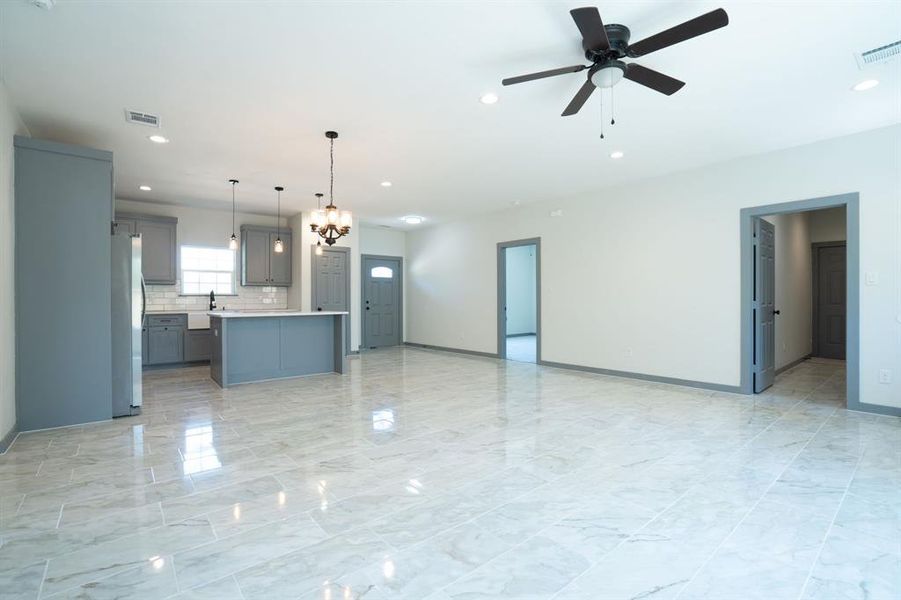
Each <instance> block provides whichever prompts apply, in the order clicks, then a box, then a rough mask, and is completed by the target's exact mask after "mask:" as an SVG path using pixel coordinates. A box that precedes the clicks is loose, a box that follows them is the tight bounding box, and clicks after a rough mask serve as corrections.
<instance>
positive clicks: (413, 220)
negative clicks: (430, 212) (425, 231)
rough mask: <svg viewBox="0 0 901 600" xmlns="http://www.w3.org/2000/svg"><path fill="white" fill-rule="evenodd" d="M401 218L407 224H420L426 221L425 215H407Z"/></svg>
mask: <svg viewBox="0 0 901 600" xmlns="http://www.w3.org/2000/svg"><path fill="white" fill-rule="evenodd" d="M400 220H401V221H403V222H404V223H406V224H407V225H419V224H420V223H422V222H423V221H425V217H420V216H417V215H407V216H406V217H401V218H400Z"/></svg>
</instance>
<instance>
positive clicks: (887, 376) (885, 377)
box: [879, 369, 892, 383]
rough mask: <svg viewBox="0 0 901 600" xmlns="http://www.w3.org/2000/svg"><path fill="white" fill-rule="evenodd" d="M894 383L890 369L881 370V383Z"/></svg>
mask: <svg viewBox="0 0 901 600" xmlns="http://www.w3.org/2000/svg"><path fill="white" fill-rule="evenodd" d="M891 382H892V372H891V371H890V370H889V369H880V370H879V383H891Z"/></svg>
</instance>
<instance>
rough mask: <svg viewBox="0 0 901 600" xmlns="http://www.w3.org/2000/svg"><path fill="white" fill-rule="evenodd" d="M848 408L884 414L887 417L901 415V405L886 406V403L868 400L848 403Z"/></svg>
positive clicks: (855, 410)
mask: <svg viewBox="0 0 901 600" xmlns="http://www.w3.org/2000/svg"><path fill="white" fill-rule="evenodd" d="M848 410H851V411H854V412H862V413H869V414H875V415H884V416H887V417H901V407H898V406H885V405H884V404H869V403H867V402H857V403H855V404H854V405H853V406H852V405H851V404H848Z"/></svg>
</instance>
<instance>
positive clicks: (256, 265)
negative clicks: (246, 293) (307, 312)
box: [241, 225, 292, 287]
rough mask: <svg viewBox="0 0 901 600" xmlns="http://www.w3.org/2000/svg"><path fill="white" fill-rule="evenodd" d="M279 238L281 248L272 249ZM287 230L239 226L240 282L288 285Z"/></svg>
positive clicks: (289, 261)
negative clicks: (279, 249)
mask: <svg viewBox="0 0 901 600" xmlns="http://www.w3.org/2000/svg"><path fill="white" fill-rule="evenodd" d="M277 237H281V240H282V244H283V247H284V250H283V251H282V252H276V251H275V250H274V248H275V240H276V238H277ZM291 237H292V236H291V230H290V229H280V230H277V231H276V229H275V228H270V227H256V226H252V225H242V226H241V285H245V286H251V285H270V286H276V287H287V286H290V285H291Z"/></svg>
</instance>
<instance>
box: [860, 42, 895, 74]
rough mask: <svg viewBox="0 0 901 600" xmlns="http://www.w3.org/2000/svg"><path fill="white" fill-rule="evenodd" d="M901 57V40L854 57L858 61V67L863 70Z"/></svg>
mask: <svg viewBox="0 0 901 600" xmlns="http://www.w3.org/2000/svg"><path fill="white" fill-rule="evenodd" d="M899 55H901V40H899V41H897V42H892V43H891V44H886V45H885V46H879V47H878V48H873V49H872V50H867V51H866V52H861V53H860V54H855V55H854V57H855V58H856V59H857V66H858V67H860V68H861V69H865V68H867V67H870V66H872V65H878V64H880V63H884V62H885V61H887V60H891V59H892V58H895V57H896V56H899Z"/></svg>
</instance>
